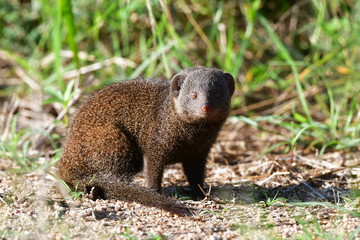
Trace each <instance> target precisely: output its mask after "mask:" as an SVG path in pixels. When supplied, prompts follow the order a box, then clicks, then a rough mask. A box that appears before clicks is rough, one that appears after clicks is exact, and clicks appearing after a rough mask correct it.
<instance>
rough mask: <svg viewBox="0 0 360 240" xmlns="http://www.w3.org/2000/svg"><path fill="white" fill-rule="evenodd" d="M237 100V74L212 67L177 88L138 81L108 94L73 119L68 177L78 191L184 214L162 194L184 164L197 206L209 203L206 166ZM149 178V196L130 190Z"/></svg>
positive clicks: (189, 73)
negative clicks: (168, 171) (173, 167)
mask: <svg viewBox="0 0 360 240" xmlns="http://www.w3.org/2000/svg"><path fill="white" fill-rule="evenodd" d="M233 92H234V79H233V77H232V76H231V75H230V74H228V73H223V72H222V71H220V70H217V69H212V68H204V67H196V68H190V69H185V70H183V71H181V72H180V73H179V74H177V75H175V76H174V77H173V79H172V80H171V82H168V81H153V80H143V79H136V80H131V81H126V82H124V83H117V84H113V85H110V86H107V87H105V88H103V89H101V90H99V91H98V92H96V93H95V94H93V95H92V96H91V97H89V99H88V100H87V101H86V102H85V103H84V104H83V105H82V106H81V107H80V108H79V110H78V111H77V113H76V114H75V115H74V117H73V118H72V121H71V123H70V126H69V129H68V133H67V137H66V140H65V143H64V146H63V154H62V156H61V160H60V161H59V163H58V169H59V174H60V177H61V178H62V179H63V180H64V181H65V182H67V183H68V184H70V185H71V186H75V185H77V184H80V186H83V187H85V186H94V187H98V188H99V189H101V191H102V195H103V197H105V198H118V199H123V200H127V201H137V202H139V203H142V204H145V205H149V206H155V207H159V208H163V209H165V210H168V211H176V210H174V209H175V208H176V205H174V203H173V202H172V201H170V200H168V199H167V198H165V197H163V196H162V195H161V194H159V193H158V192H157V191H159V190H160V189H161V181H162V175H163V171H164V168H165V166H166V165H168V164H172V163H177V162H180V163H182V166H183V169H184V172H185V175H186V177H187V180H188V182H189V184H190V186H191V190H192V196H193V198H195V199H200V198H202V197H204V196H203V193H202V192H201V191H200V188H199V186H200V187H202V186H203V183H204V172H205V164H206V158H207V156H208V153H209V151H210V148H211V146H212V144H213V143H214V141H215V138H216V136H217V134H218V132H219V130H220V128H221V126H222V124H223V123H224V121H225V119H226V118H227V116H228V114H229V108H230V98H231V96H232V94H233ZM141 170H144V176H145V179H146V186H147V188H145V187H140V186H137V185H135V184H132V183H129V182H130V181H131V179H132V177H133V176H134V175H135V174H137V173H138V172H140V171H141ZM155 190H156V191H155Z"/></svg>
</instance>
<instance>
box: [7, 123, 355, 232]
mask: <svg viewBox="0 0 360 240" xmlns="http://www.w3.org/2000/svg"><path fill="white" fill-rule="evenodd" d="M279 138H280V137H279V136H274V135H271V134H268V133H264V132H261V131H259V130H258V129H255V128H252V127H249V126H247V125H245V124H244V123H242V122H240V121H238V120H237V119H235V118H231V119H229V120H228V121H227V123H226V125H225V126H224V128H223V130H222V131H221V133H220V135H219V138H218V140H217V142H216V144H215V145H214V147H213V149H212V150H211V154H210V156H209V162H208V165H207V179H206V183H207V189H206V191H207V192H208V193H209V198H208V199H205V200H203V201H198V202H196V201H192V200H184V199H183V198H182V199H181V200H179V201H181V202H182V203H183V204H185V205H186V206H188V207H190V208H192V209H195V210H194V211H193V213H194V216H191V217H180V216H177V215H174V214H172V213H168V212H164V211H162V210H159V209H156V208H149V207H144V206H142V205H140V204H137V203H130V202H123V201H117V200H96V201H93V200H90V199H88V198H80V199H77V200H69V198H68V196H66V195H62V194H61V193H60V191H59V190H58V187H57V186H58V185H59V183H58V181H57V180H56V179H55V178H54V177H53V175H52V174H51V173H54V172H55V171H56V169H55V167H54V166H51V167H44V168H42V167H39V168H37V169H36V170H34V171H29V172H26V173H21V174H20V173H17V171H16V169H17V168H19V167H18V166H17V165H16V164H14V163H13V162H12V161H10V160H8V159H6V158H3V159H1V160H0V223H1V224H0V237H1V239H167V238H168V239H284V238H293V239H296V238H300V237H301V236H305V235H306V234H307V233H308V232H310V233H311V234H313V235H312V236H320V237H319V238H316V237H315V238H312V239H324V237H326V236H329V237H330V238H328V239H332V238H331V236H334V237H340V238H338V239H342V237H348V236H350V234H351V233H354V234H355V235H354V237H355V239H360V235H359V233H356V232H354V231H355V230H356V229H357V228H358V227H359V226H360V217H359V216H358V217H356V216H354V215H353V214H349V213H346V212H344V211H342V210H341V209H339V208H335V207H330V206H320V205H319V204H318V205H316V204H312V205H311V206H308V207H304V206H297V205H296V203H298V202H305V203H309V202H314V201H316V202H318V203H321V202H325V203H331V204H333V205H334V206H337V205H338V204H339V203H341V204H345V207H346V208H347V209H350V210H351V209H352V210H355V211H356V209H357V210H358V206H359V202H358V200H354V198H351V196H352V195H353V194H356V193H357V196H358V199H360V198H359V193H358V192H356V189H358V188H359V180H358V179H359V176H360V167H359V166H360V153H359V151H352V152H328V153H326V154H324V155H323V156H322V157H320V156H317V155H316V154H310V153H307V154H306V153H304V152H301V151H298V152H294V153H293V154H274V153H272V154H265V155H263V154H261V152H262V151H263V150H264V149H266V148H268V147H270V146H271V145H272V144H274V143H276V142H277V141H279V140H281V139H279ZM279 152H281V151H279ZM36 154H39V152H38V153H36ZM51 160H52V155H51V154H49V153H46V152H40V157H39V159H38V163H39V164H40V166H42V164H43V166H46V163H48V162H51ZM135 181H136V182H138V183H139V184H142V183H143V178H142V176H141V174H140V175H139V176H137V178H136V179H135ZM163 187H164V194H166V195H168V196H175V195H176V196H184V195H185V196H186V195H187V194H188V193H189V188H188V187H187V183H186V180H185V177H184V175H183V173H182V171H181V168H180V166H179V165H174V166H171V167H169V168H168V169H167V170H166V172H165V174H164V178H163ZM350 199H351V200H350ZM342 206H344V205H342ZM319 229H320V230H319ZM318 231H320V233H317V232H318ZM316 234H318V235H316ZM327 234H329V235H327ZM309 239H310V238H309ZM326 239H327V238H326Z"/></svg>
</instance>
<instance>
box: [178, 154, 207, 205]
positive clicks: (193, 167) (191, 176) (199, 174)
mask: <svg viewBox="0 0 360 240" xmlns="http://www.w3.org/2000/svg"><path fill="white" fill-rule="evenodd" d="M205 164H206V160H205V159H203V160H199V159H196V160H193V161H191V160H190V161H185V162H183V168H184V172H185V175H186V178H187V180H188V182H189V184H190V187H191V195H192V198H193V199H194V200H202V199H204V197H205V195H204V193H203V192H202V191H201V189H203V187H204V178H205Z"/></svg>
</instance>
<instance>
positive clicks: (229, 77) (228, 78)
mask: <svg viewBox="0 0 360 240" xmlns="http://www.w3.org/2000/svg"><path fill="white" fill-rule="evenodd" d="M224 78H225V80H226V81H227V84H228V88H229V94H230V96H232V95H233V93H234V91H235V81H234V78H233V76H232V75H231V74H230V73H224Z"/></svg>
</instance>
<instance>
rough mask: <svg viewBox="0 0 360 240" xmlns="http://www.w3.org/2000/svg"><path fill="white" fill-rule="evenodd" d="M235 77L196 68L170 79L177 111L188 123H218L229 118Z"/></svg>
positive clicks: (203, 68)
mask: <svg viewBox="0 0 360 240" xmlns="http://www.w3.org/2000/svg"><path fill="white" fill-rule="evenodd" d="M234 88H235V83H234V78H233V77H232V76H231V74H229V73H224V72H222V71H220V70H218V69H214V68H205V67H195V68H189V69H185V70H183V71H181V72H180V73H178V74H176V75H175V76H174V77H173V78H172V80H171V94H172V97H173V100H174V105H175V111H176V113H177V114H178V115H179V116H180V117H181V119H182V120H184V121H186V122H198V121H207V122H218V121H223V120H225V119H226V118H227V116H228V114H229V111H230V100H231V96H232V95H233V93H234Z"/></svg>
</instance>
